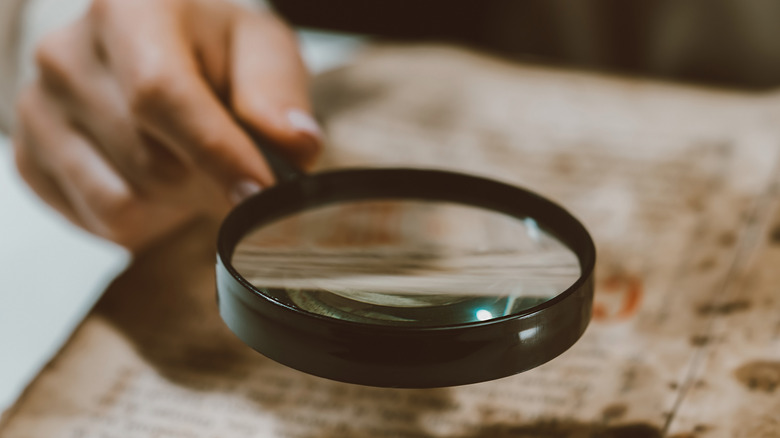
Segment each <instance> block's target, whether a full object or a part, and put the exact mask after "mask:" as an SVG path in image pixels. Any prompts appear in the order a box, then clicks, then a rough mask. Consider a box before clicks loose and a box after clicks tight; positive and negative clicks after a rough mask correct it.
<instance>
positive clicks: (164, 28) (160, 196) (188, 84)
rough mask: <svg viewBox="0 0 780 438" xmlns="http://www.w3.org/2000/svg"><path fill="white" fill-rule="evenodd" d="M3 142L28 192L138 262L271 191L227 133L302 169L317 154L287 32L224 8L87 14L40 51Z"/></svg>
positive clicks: (219, 0) (266, 16) (302, 74)
mask: <svg viewBox="0 0 780 438" xmlns="http://www.w3.org/2000/svg"><path fill="white" fill-rule="evenodd" d="M36 62H37V65H38V69H39V76H38V78H37V79H36V80H35V82H33V83H32V84H30V85H29V86H28V87H27V88H26V90H24V92H23V93H22V95H21V98H20V100H19V103H18V123H17V128H16V130H15V132H14V145H15V151H16V161H17V167H18V168H19V171H20V173H21V175H22V176H23V178H24V179H25V180H26V181H27V182H28V184H29V185H30V186H31V187H32V188H33V189H34V190H35V191H36V192H37V193H38V194H39V195H40V196H41V197H42V198H43V199H44V200H45V201H47V202H48V203H49V204H51V205H52V206H53V207H55V208H56V209H57V210H59V211H60V212H61V213H63V214H64V215H65V216H66V217H67V218H69V219H70V220H71V221H72V222H74V223H76V224H77V225H79V226H81V227H83V228H85V229H87V230H88V231H91V232H93V233H95V234H97V235H100V236H103V237H105V238H108V239H110V240H113V241H115V242H117V243H119V244H121V245H124V246H126V247H128V248H130V249H131V250H139V249H142V248H144V247H146V246H148V245H149V244H150V243H152V242H153V241H155V240H156V239H158V238H159V237H161V236H163V235H165V234H167V233H170V232H171V231H173V230H174V229H176V228H178V227H180V226H181V225H183V224H184V223H187V222H189V221H190V220H192V219H193V218H195V217H201V216H203V215H211V216H216V217H221V216H222V215H224V214H225V213H226V212H227V211H228V210H229V208H230V207H231V206H232V205H234V204H235V203H236V202H239V201H240V200H241V199H243V198H245V197H247V196H249V195H250V194H252V193H254V192H256V191H258V190H260V188H261V187H266V186H268V185H270V184H272V183H273V176H272V174H271V172H270V171H269V168H268V166H267V165H266V163H265V161H264V160H263V158H262V157H261V156H260V154H259V153H258V152H257V151H256V150H255V148H254V146H253V145H252V143H251V141H250V140H249V138H248V137H247V135H246V134H245V132H244V131H243V130H242V128H241V127H240V126H239V124H238V122H237V120H241V121H242V122H243V123H245V124H247V125H248V126H250V127H251V128H252V129H256V130H257V131H258V132H261V133H263V134H264V135H265V136H266V137H267V138H269V139H271V140H272V141H273V142H274V143H275V144H276V145H277V146H278V149H279V152H280V153H281V154H282V155H284V156H286V157H287V158H288V159H290V160H291V161H293V162H294V163H297V164H298V165H299V166H300V167H304V168H305V167H308V166H310V165H311V164H312V163H313V161H314V159H315V158H316V156H317V155H318V153H319V149H320V138H319V130H318V127H317V124H316V122H314V120H313V119H312V118H311V117H310V116H309V114H310V111H311V107H310V102H309V99H308V95H307V80H308V78H307V73H306V70H305V68H304V66H303V64H302V62H301V59H300V56H299V54H298V49H297V43H296V40H295V37H294V35H293V34H292V33H291V31H290V30H289V29H288V28H287V27H286V26H285V25H284V24H283V23H281V22H280V21H279V20H278V19H277V18H275V17H274V16H272V15H271V14H270V13H265V12H263V13H257V12H252V11H248V10H245V9H242V8H240V7H238V6H236V5H234V4H232V3H228V2H226V1H223V0H133V1H127V0H94V3H93V4H92V6H91V8H90V10H89V12H88V13H87V14H86V15H85V16H84V17H83V18H81V19H80V20H78V21H77V22H75V23H73V24H72V25H70V26H68V27H66V28H64V29H62V30H59V31H55V32H53V33H52V34H50V35H48V36H47V37H46V38H44V40H43V41H42V42H41V43H40V45H39V47H38V50H37V53H36Z"/></svg>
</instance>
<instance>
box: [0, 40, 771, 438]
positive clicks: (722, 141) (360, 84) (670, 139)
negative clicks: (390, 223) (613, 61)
mask: <svg viewBox="0 0 780 438" xmlns="http://www.w3.org/2000/svg"><path fill="white" fill-rule="evenodd" d="M313 96H314V98H315V103H316V107H317V109H318V114H319V115H320V117H321V119H322V121H323V123H324V126H325V129H326V132H327V134H328V135H327V137H328V141H329V145H328V147H326V148H325V154H324V156H323V159H322V160H321V164H320V165H321V166H322V167H323V168H335V167H347V166H360V167H366V166H384V167H397V166H414V167H431V168H439V169H441V168H446V169H449V170H456V171H460V172H468V173H472V174H477V175H481V176H488V177H491V178H494V179H499V180H502V181H505V182H508V183H511V184H516V185H519V186H522V187H526V188H529V189H531V190H533V191H537V192H540V193H543V194H544V195H545V196H547V197H549V198H551V199H553V200H555V201H556V202H559V203H560V204H562V205H565V206H566V207H567V209H569V210H570V211H571V212H572V213H573V214H574V215H575V216H577V217H578V218H580V219H581V220H582V221H583V223H584V224H585V225H586V227H587V228H588V229H589V230H590V231H591V234H592V235H593V237H594V240H595V241H596V243H597V246H598V254H599V262H598V268H597V273H596V295H595V303H594V308H593V321H592V322H591V324H590V326H589V327H588V329H587V331H586V333H585V335H584V336H583V337H582V338H581V339H580V340H579V341H578V342H577V343H576V344H575V345H574V346H573V347H572V348H571V349H570V350H568V351H567V352H565V353H564V354H563V355H561V356H560V357H558V358H556V359H554V360H552V361H550V362H549V363H547V364H544V365H542V366H540V367H538V368H536V369H533V370H530V371H528V372H526V373H522V374H519V375H517V376H512V377H509V378H506V379H500V380H498V381H494V382H485V383H481V384H476V385H467V386H464V387H455V388H438V389H433V390H398V389H387V388H366V387H360V386H357V385H348V384H343V383H338V382H333V381H328V380H325V379H322V378H317V377H314V376H310V375H306V374H303V373H300V372H298V371H295V370H292V369H290V368H287V367H284V366H281V365H279V364H276V363H274V362H272V361H270V360H268V359H265V358H263V357H262V356H260V355H258V354H256V353H254V352H253V351H251V350H250V349H248V348H247V347H246V346H245V345H243V344H242V343H241V342H239V341H238V340H237V339H236V338H235V336H234V335H232V334H231V333H230V332H229V331H228V330H227V329H226V327H225V326H224V324H223V323H222V321H221V320H220V317H219V314H218V312H217V307H216V306H215V303H214V282H215V279H214V248H213V240H212V239H210V238H209V239H204V236H212V235H213V233H214V231H215V225H216V224H208V223H203V224H193V228H191V229H187V230H182V233H181V234H179V235H177V236H171V238H170V240H168V241H166V242H163V243H161V245H160V246H159V247H157V248H156V250H155V251H150V252H149V253H147V254H146V255H145V256H144V257H140V258H138V259H136V260H135V261H134V262H133V263H132V264H131V266H130V267H129V268H128V269H127V270H126V271H125V272H123V274H122V275H120V276H119V277H117V278H116V279H115V280H114V281H113V282H112V284H111V285H110V286H109V287H108V289H107V292H106V294H105V295H104V296H103V297H102V298H101V300H100V302H99V303H98V305H97V306H96V307H95V309H94V310H93V311H92V312H91V313H90V314H89V316H88V317H87V318H86V319H85V321H84V323H83V324H82V325H81V326H80V328H79V329H78V331H77V332H76V333H75V335H74V336H73V337H72V338H71V340H70V342H69V343H68V345H67V347H66V348H65V349H63V350H62V351H61V352H60V354H59V355H58V356H57V357H56V359H55V360H54V361H53V362H52V364H51V366H50V367H47V368H46V369H45V370H43V372H41V373H40V374H39V376H38V377H37V378H36V379H35V381H34V382H33V384H32V385H31V386H30V388H29V389H28V391H27V392H26V393H25V396H24V397H22V398H21V400H20V401H19V402H18V403H17V404H16V405H15V406H14V409H13V410H11V411H10V413H9V415H7V416H6V418H5V419H4V420H3V421H0V434H3V436H4V437H6V436H7V437H9V438H15V437H26V436H63V437H73V436H82V437H85V438H86V437H90V438H91V437H111V436H122V437H123V438H136V437H138V438H140V437H142V436H149V435H152V434H158V435H160V436H183V437H192V438H213V437H217V436H263V437H280V438H288V437H311V438H324V437H335V436H339V437H363V436H388V437H389V436H414V437H425V438H434V437H445V436H451V437H452V436H455V437H459V438H466V437H470V438H478V437H480V438H482V437H484V438H488V437H490V438H497V437H516V436H532V437H537V436H538V437H543V436H547V437H549V436H562V437H570V438H577V437H597V436H601V437H603V436H611V437H621V438H622V437H626V438H628V437H660V436H667V437H670V438H671V437H675V438H682V437H702V438H712V437H730V436H737V437H751V438H753V437H777V436H780V435H779V434H780V427H778V425H780V417H778V412H780V399H779V398H778V397H777V394H778V393H777V390H778V389H780V317H778V315H780V300H778V299H777V293H776V285H777V283H778V281H780V271H778V270H777V269H776V267H777V265H778V264H779V263H780V237H778V236H780V232H779V231H778V230H779V229H780V192H779V191H778V187H780V176H779V174H778V172H777V169H778V168H780V166H779V164H780V147H778V145H780V132H779V130H778V127H777V123H776V120H778V119H780V111H778V109H780V105H778V103H779V102H778V101H779V99H777V98H776V97H777V96H759V95H754V94H749V93H740V92H736V91H727V90H713V89H705V88H697V87H691V86H683V85H679V84H666V83H658V82H654V81H646V80H638V79H631V78H619V77H611V76H604V75H597V74H591V73H586V72H572V71H562V70H556V69H551V68H545V67H541V66H535V65H522V64H514V63H508V62H504V61H501V60H498V59H495V58H491V57H488V56H485V55H481V54H477V53H474V52H469V51H465V50H462V49H457V48H453V47H442V46H417V47H415V46H400V47H399V46H382V47H375V48H373V49H371V50H369V51H367V52H366V53H364V54H363V55H362V56H361V57H360V58H359V60H358V61H356V62H355V63H353V64H352V65H350V66H349V67H347V68H345V69H340V70H338V71H333V72H332V73H326V74H324V75H321V76H319V77H318V78H317V79H316V80H315V83H314V88H313ZM388 214H393V212H392V211H390V212H388ZM479 230H482V228H475V230H474V231H472V232H477V231H479ZM293 231H295V230H294V229H292V230H291V232H293ZM483 231H485V232H487V231H490V230H489V229H487V228H486V229H485V230H483ZM480 232H481V231H480ZM292 235H298V234H295V233H293V234H292ZM281 237H282V238H283V239H284V238H285V236H281ZM287 237H289V236H287ZM337 243H338V242H337ZM518 342H520V343H522V342H524V341H523V338H522V337H518ZM486 366H489V364H486ZM388 372H413V371H410V370H409V369H406V368H404V369H397V370H396V369H393V370H388ZM5 434H7V435H5Z"/></svg>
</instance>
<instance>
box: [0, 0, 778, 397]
mask: <svg viewBox="0 0 780 438" xmlns="http://www.w3.org/2000/svg"><path fill="white" fill-rule="evenodd" d="M271 3H272V4H273V6H274V7H275V8H276V9H277V11H279V12H280V13H281V14H282V15H283V16H284V17H285V18H286V19H287V20H288V21H290V22H291V23H292V24H293V25H295V26H297V27H298V28H299V34H300V36H301V45H302V50H303V53H304V58H305V59H306V62H307V65H308V66H309V68H310V69H311V70H312V72H313V73H315V74H316V73H319V72H323V71H326V70H329V69H333V68H336V67H338V66H340V65H343V64H344V63H346V62H349V60H350V59H352V57H353V56H354V55H355V54H356V53H358V52H359V51H360V50H361V49H362V48H364V47H365V46H366V45H367V44H369V43H370V42H373V41H378V40H392V41H402V42H407V43H411V42H418V41H436V42H446V43H453V44H459V45H465V46H468V47H471V48H475V49H477V50H481V51H486V52H489V53H492V54H495V55H498V56H501V57H504V58H507V59H512V60H516V61H518V62H524V63H538V64H548V65H555V66H560V67H565V68H577V69H586V70H597V71H607V72H610V73H614V74H621V75H632V76H644V77H653V78H659V79H663V80H674V81H684V82H690V83H696V84H706V85H708V86H718V87H737V88H743V89H749V90H756V91H766V90H772V89H773V88H774V87H776V86H777V85H778V84H780V2H777V1H775V0H740V1H733V0H699V1H697V0H635V1H625V0H577V1H567V0H530V1H517V0H481V1H478V2H477V1H470V2H467V1H454V0H396V1H393V2H386V1H374V2H370V1H365V0H330V1H317V2H313V1H307V0H273V1H272V2H271ZM55 12H56V11H55ZM2 68H3V66H2V65H0V69H2ZM7 143H8V139H7V138H4V137H2V135H0V157H2V158H1V159H0V205H2V206H3V207H2V211H3V214H0V227H2V229H3V230H4V231H3V234H2V237H1V239H2V243H1V244H0V263H1V266H2V267H3V268H2V270H0V285H1V287H2V289H0V290H1V291H2V292H0V358H2V359H0V412H2V411H3V410H4V408H6V407H7V406H9V405H10V404H11V403H12V401H13V400H14V399H15V397H16V396H17V395H18V394H19V392H20V391H21V390H22V389H23V387H24V386H25V384H26V382H27V381H29V380H30V379H31V378H33V377H34V376H35V374H36V373H37V372H38V370H39V369H40V368H41V367H42V366H44V365H45V363H46V362H47V360H48V359H49V358H50V357H51V356H52V355H53V354H54V353H55V352H56V351H57V349H58V348H59V347H60V346H61V345H62V343H63V342H65V340H67V338H68V335H69V333H70V332H71V331H72V330H73V329H74V328H75V326H76V325H77V324H78V322H79V321H80V319H81V318H82V317H83V315H84V314H85V313H86V312H87V311H88V309H89V308H90V306H91V305H92V304H93V303H94V302H95V300H96V299H97V297H98V296H99V294H100V292H101V291H102V289H103V288H104V287H105V285H106V283H107V281H109V280H110V279H111V278H112V276H114V275H115V274H116V273H117V272H119V271H120V270H121V269H122V268H123V267H124V266H125V265H126V263H127V262H128V260H129V258H128V255H127V254H126V253H125V252H124V251H123V250H121V249H120V248H117V247H116V246H114V245H110V244H107V243H105V242H103V241H100V240H98V239H95V238H93V237H91V236H88V235H86V234H85V233H83V232H81V231H79V230H77V229H76V228H74V227H73V226H71V225H69V224H68V223H66V222H65V221H64V220H62V219H61V218H60V217H59V216H57V215H54V214H52V212H51V210H50V209H49V208H48V207H46V206H44V205H42V204H41V202H40V201H38V200H37V199H36V198H35V197H34V196H33V195H32V194H31V192H30V191H29V190H28V189H27V188H26V187H25V186H24V184H23V183H22V182H21V181H20V180H19V178H18V176H17V175H16V173H15V171H14V169H13V164H12V163H13V158H12V154H11V150H10V149H11V148H10V147H7ZM55 267H56V269H55Z"/></svg>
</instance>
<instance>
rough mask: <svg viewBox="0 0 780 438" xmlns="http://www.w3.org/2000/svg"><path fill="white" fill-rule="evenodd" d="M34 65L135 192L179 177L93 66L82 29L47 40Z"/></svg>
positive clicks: (102, 71)
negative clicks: (140, 130) (36, 65)
mask: <svg viewBox="0 0 780 438" xmlns="http://www.w3.org/2000/svg"><path fill="white" fill-rule="evenodd" d="M36 61H37V64H38V70H39V72H40V76H41V82H42V84H43V86H44V87H45V88H46V91H47V94H48V95H49V96H50V97H51V98H52V99H53V100H54V101H56V102H57V104H58V105H59V107H60V109H61V110H62V111H63V112H65V114H66V115H67V116H68V118H69V120H70V121H71V122H73V123H75V124H76V125H77V126H79V127H80V128H81V130H82V131H84V133H85V134H86V135H87V136H88V137H89V138H90V140H91V142H92V144H93V145H95V146H97V147H99V148H100V151H101V152H102V153H103V154H104V155H105V157H106V158H107V159H108V160H109V161H110V162H111V163H112V165H113V166H114V167H116V168H117V169H118V170H119V171H120V173H121V174H122V175H123V176H124V177H125V179H127V180H128V181H129V182H130V183H131V184H132V185H133V186H134V187H135V188H136V189H139V190H147V191H151V190H158V189H159V188H160V187H164V186H166V185H170V184H169V183H172V182H176V181H179V180H181V179H182V178H183V177H184V168H183V166H182V165H181V164H180V163H179V162H178V161H177V160H176V159H174V157H172V156H171V154H170V153H167V151H166V150H164V149H163V148H160V147H159V143H157V142H155V141H154V139H153V138H151V137H148V136H145V135H143V133H142V132H139V130H138V129H137V128H136V126H135V124H134V123H133V122H132V120H131V117H130V114H129V108H128V105H127V104H126V102H125V100H124V98H123V96H122V95H121V91H120V90H119V88H118V86H117V84H116V82H115V81H113V80H111V77H110V76H109V75H108V72H107V71H106V69H105V68H104V67H103V66H102V65H100V63H99V62H98V61H97V58H96V56H95V53H94V44H93V41H92V38H91V35H90V33H89V32H87V29H86V28H85V27H83V26H71V27H68V28H65V29H63V30H59V31H55V32H54V33H52V34H50V35H49V36H47V37H46V38H45V39H44V40H43V41H42V42H41V43H40V45H39V46H38V50H37V52H36ZM161 183H162V184H161Z"/></svg>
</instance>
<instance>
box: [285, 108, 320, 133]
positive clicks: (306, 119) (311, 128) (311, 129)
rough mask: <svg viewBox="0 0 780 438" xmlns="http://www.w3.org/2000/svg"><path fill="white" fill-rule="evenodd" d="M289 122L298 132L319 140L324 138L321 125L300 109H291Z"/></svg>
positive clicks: (288, 117)
mask: <svg viewBox="0 0 780 438" xmlns="http://www.w3.org/2000/svg"><path fill="white" fill-rule="evenodd" d="M287 120H288V121H289V122H290V125H291V126H292V127H293V128H294V129H295V130H296V131H299V132H304V133H306V134H309V135H310V136H312V137H314V138H315V139H317V140H320V139H321V138H322V129H321V128H320V125H319V123H317V121H316V120H314V117H312V116H310V115H309V114H307V113H306V112H304V111H301V110H299V109H291V110H290V111H288V112H287Z"/></svg>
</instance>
